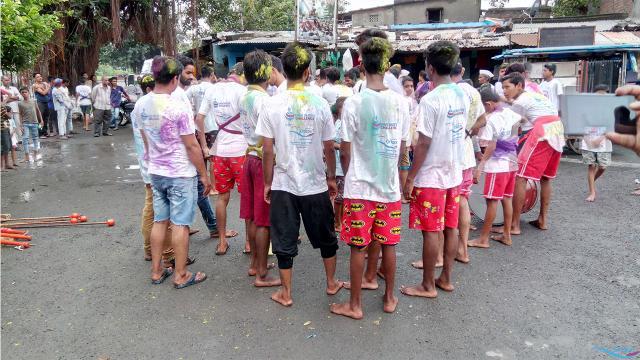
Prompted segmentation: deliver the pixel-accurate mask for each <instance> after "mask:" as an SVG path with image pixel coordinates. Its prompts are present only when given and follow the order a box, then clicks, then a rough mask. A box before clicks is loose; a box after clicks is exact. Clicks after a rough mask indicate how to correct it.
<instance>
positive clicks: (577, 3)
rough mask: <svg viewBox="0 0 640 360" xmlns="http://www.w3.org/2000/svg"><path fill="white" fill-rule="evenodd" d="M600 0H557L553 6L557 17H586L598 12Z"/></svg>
mask: <svg viewBox="0 0 640 360" xmlns="http://www.w3.org/2000/svg"><path fill="white" fill-rule="evenodd" d="M599 7H600V0H556V2H555V5H554V6H553V15H555V16H584V15H592V14H594V13H596V12H597V11H598V8H599Z"/></svg>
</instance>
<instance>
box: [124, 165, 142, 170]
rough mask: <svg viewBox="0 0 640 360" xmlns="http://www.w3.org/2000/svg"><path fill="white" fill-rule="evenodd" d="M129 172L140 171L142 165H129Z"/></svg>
mask: <svg viewBox="0 0 640 360" xmlns="http://www.w3.org/2000/svg"><path fill="white" fill-rule="evenodd" d="M127 170H140V165H129V166H127Z"/></svg>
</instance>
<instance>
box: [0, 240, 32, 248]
mask: <svg viewBox="0 0 640 360" xmlns="http://www.w3.org/2000/svg"><path fill="white" fill-rule="evenodd" d="M0 245H7V246H22V247H24V248H25V249H28V248H29V247H31V246H32V245H33V244H30V243H28V242H26V241H13V240H6V239H1V240H0Z"/></svg>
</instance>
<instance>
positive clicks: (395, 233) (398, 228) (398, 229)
mask: <svg viewBox="0 0 640 360" xmlns="http://www.w3.org/2000/svg"><path fill="white" fill-rule="evenodd" d="M391 233H392V234H393V235H399V234H400V226H398V227H394V228H391Z"/></svg>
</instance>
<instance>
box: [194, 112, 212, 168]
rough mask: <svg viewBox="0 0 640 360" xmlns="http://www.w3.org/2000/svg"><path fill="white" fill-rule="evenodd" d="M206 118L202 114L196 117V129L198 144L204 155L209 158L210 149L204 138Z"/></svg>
mask: <svg viewBox="0 0 640 360" xmlns="http://www.w3.org/2000/svg"><path fill="white" fill-rule="evenodd" d="M204 117H205V116H204V115H202V114H198V115H196V119H195V123H196V129H197V130H198V142H199V143H200V148H201V149H202V154H203V156H204V157H205V158H207V157H209V147H208V146H207V139H206V137H205V136H204Z"/></svg>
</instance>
